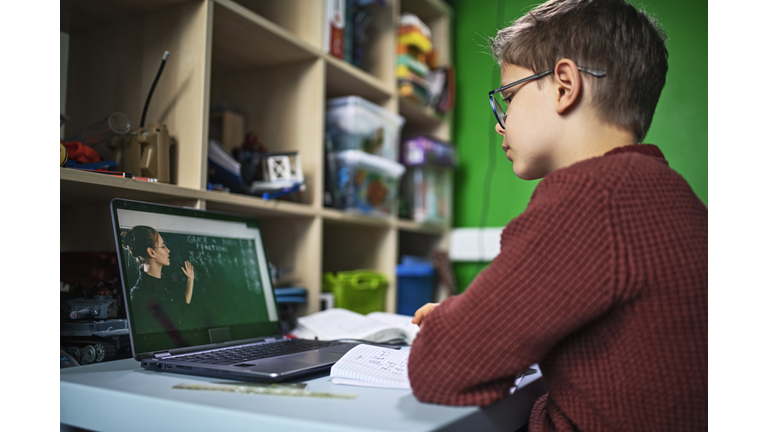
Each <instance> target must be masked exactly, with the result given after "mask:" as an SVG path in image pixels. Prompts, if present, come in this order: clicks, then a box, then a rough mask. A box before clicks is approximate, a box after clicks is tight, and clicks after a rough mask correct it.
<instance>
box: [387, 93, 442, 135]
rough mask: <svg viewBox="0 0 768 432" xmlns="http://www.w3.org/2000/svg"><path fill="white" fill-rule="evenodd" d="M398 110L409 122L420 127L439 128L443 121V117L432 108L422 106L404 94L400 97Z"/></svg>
mask: <svg viewBox="0 0 768 432" xmlns="http://www.w3.org/2000/svg"><path fill="white" fill-rule="evenodd" d="M398 110H399V111H400V115H401V116H403V117H405V121H406V123H407V124H409V125H412V126H416V127H418V128H422V129H423V128H437V127H439V126H440V125H441V124H442V123H443V118H442V117H441V116H440V115H438V114H437V113H436V112H435V110H433V109H432V108H430V107H425V106H421V105H419V104H417V103H416V102H414V101H412V100H410V99H408V98H405V97H402V96H401V97H398Z"/></svg>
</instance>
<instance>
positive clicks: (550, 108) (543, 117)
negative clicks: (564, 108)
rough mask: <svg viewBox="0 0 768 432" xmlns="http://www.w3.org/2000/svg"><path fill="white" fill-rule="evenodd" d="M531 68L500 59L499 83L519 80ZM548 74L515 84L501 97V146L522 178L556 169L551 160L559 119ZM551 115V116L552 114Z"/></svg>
mask: <svg viewBox="0 0 768 432" xmlns="http://www.w3.org/2000/svg"><path fill="white" fill-rule="evenodd" d="M533 74H534V72H533V71H532V70H530V69H526V68H524V67H521V66H517V65H513V64H508V63H503V64H502V67H501V85H502V86H504V85H506V84H509V83H512V82H515V81H518V80H521V79H523V78H527V77H529V76H531V75H533ZM553 91H554V90H553V88H552V82H551V79H550V76H545V77H542V78H539V79H537V80H533V81H528V82H526V83H523V84H520V85H517V86H514V87H512V88H510V89H508V90H506V91H505V92H504V93H503V95H502V97H503V98H504V100H505V102H506V103H507V110H506V114H507V119H506V121H505V127H506V128H505V129H502V128H501V126H500V125H499V124H498V123H496V132H498V133H499V135H501V136H503V137H504V141H503V142H502V149H503V150H504V153H505V154H506V156H507V159H509V160H510V161H512V162H513V167H512V169H513V170H514V172H515V175H517V176H518V177H520V178H521V179H523V180H535V179H539V178H542V177H544V176H545V175H547V174H548V173H549V172H551V171H553V170H554V169H555V167H554V163H553V160H552V155H553V154H554V150H555V149H554V144H555V142H556V139H555V137H556V132H557V130H558V123H557V122H556V121H555V120H556V116H557V113H556V111H555V106H554V101H553V100H552V98H550V97H549V96H550V95H551V94H552V92H553ZM553 116H554V117H553Z"/></svg>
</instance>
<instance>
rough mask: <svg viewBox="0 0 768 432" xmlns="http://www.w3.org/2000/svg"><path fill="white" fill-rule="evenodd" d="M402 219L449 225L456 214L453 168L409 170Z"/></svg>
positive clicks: (404, 179) (403, 190) (403, 189)
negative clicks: (448, 222)
mask: <svg viewBox="0 0 768 432" xmlns="http://www.w3.org/2000/svg"><path fill="white" fill-rule="evenodd" d="M401 190H402V199H403V202H402V208H401V214H400V216H402V217H405V218H408V219H413V220H414V221H416V222H422V223H423V222H447V221H449V220H450V219H451V214H452V212H453V192H452V191H453V169H452V168H448V167H443V166H434V165H423V166H416V167H408V168H407V169H406V172H405V175H404V176H403V180H402V189H401Z"/></svg>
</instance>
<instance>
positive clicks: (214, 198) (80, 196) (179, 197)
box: [60, 168, 319, 217]
mask: <svg viewBox="0 0 768 432" xmlns="http://www.w3.org/2000/svg"><path fill="white" fill-rule="evenodd" d="M60 194H61V197H66V199H64V198H62V200H61V204H62V205H67V204H73V205H82V204H91V203H103V202H109V201H111V200H112V199H113V198H124V199H132V200H137V201H152V202H161V203H172V202H185V201H189V202H194V201H197V200H204V201H205V202H206V204H207V205H206V207H207V208H208V209H209V210H214V211H223V212H229V213H246V214H252V215H257V216H261V217H286V216H289V217H290V216H295V217H315V216H317V215H318V213H319V210H318V209H314V208H312V207H310V206H309V205H306V204H297V203H292V202H287V201H277V200H272V201H264V200H263V199H261V198H257V197H253V196H248V195H240V194H230V193H224V192H215V191H207V190H198V189H190V188H185V187H180V186H176V185H171V184H165V183H149V182H144V181H139V180H134V179H128V178H120V177H112V176H109V175H106V174H96V173H90V172H85V171H79V170H76V169H69V168H60Z"/></svg>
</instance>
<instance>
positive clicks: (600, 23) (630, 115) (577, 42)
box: [490, 0, 669, 142]
mask: <svg viewBox="0 0 768 432" xmlns="http://www.w3.org/2000/svg"><path fill="white" fill-rule="evenodd" d="M666 40H667V36H666V34H665V33H664V31H663V30H662V29H661V27H660V25H659V24H658V22H657V21H656V20H655V19H653V18H651V17H649V16H648V15H647V14H646V13H645V12H644V11H642V10H638V9H637V8H635V7H634V6H632V5H631V4H628V3H627V2H625V1H623V0H549V1H547V2H546V3H544V4H542V5H540V6H538V7H536V8H534V9H533V10H531V11H530V12H528V13H527V14H525V15H524V16H523V17H521V18H520V19H518V20H517V21H515V22H513V23H512V25H511V26H509V27H507V28H505V29H502V30H499V32H498V33H497V34H496V37H494V38H491V40H490V44H491V50H492V52H493V56H494V58H495V59H496V61H497V62H499V63H509V64H514V65H518V66H522V67H525V68H528V69H531V70H532V71H534V72H536V73H538V72H542V71H545V70H547V69H551V68H552V67H554V65H555V64H556V63H557V62H558V61H559V60H561V59H563V58H568V59H571V60H573V61H574V62H576V64H578V65H579V66H583V67H589V68H593V69H602V70H605V71H606V75H605V77H603V78H594V77H592V76H591V75H588V74H584V75H582V76H584V77H585V78H586V79H591V80H592V82H593V84H594V85H593V88H594V94H593V97H592V100H593V102H594V103H595V106H596V107H597V110H598V112H599V113H600V115H601V116H602V119H603V121H605V122H607V123H609V124H613V125H616V126H619V127H621V128H624V129H627V130H630V131H632V132H633V133H634V134H635V136H636V138H637V141H638V142H642V141H643V139H644V138H645V135H646V134H647V133H648V128H650V126H651V120H652V119H653V112H654V111H655V110H656V104H657V103H658V102H659V96H660V95H661V89H662V88H663V87H664V83H665V81H666V75H667V69H668V65H667V58H668V56H669V54H668V52H667V48H666V47H665V46H664V43H665V41H666Z"/></svg>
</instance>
